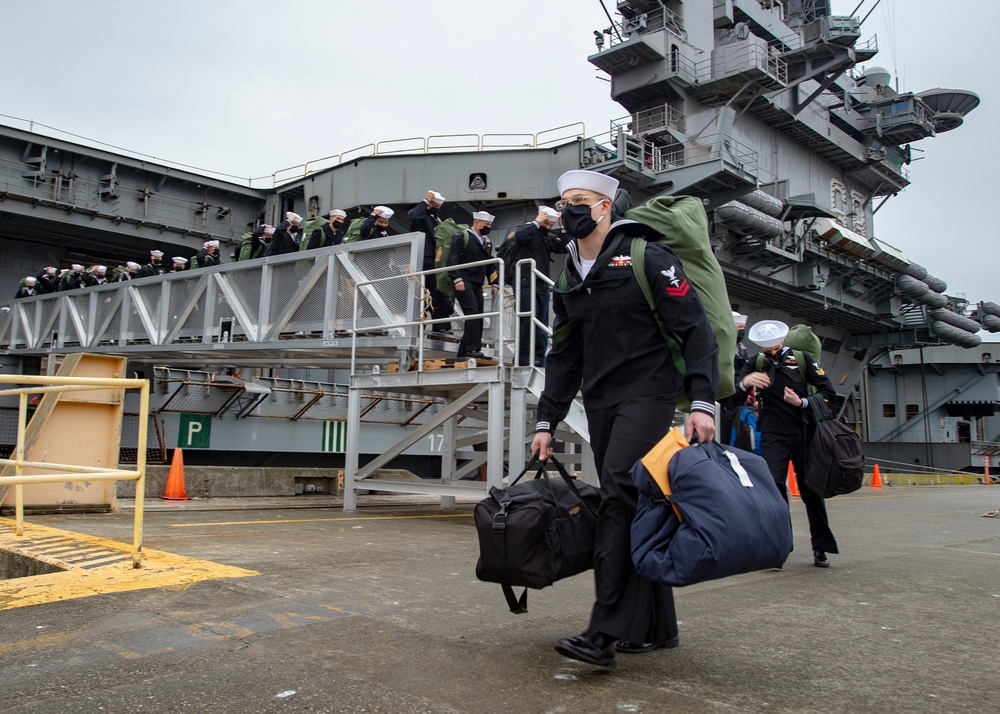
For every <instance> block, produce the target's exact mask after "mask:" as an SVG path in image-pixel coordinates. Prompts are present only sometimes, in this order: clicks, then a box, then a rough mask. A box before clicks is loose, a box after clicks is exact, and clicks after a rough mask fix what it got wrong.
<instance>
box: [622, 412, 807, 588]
mask: <svg viewBox="0 0 1000 714" xmlns="http://www.w3.org/2000/svg"><path fill="white" fill-rule="evenodd" d="M632 479H633V481H634V482H635V484H636V486H637V487H638V489H639V501H638V510H637V512H636V515H635V519H634V520H633V522H632V562H633V563H634V564H635V568H636V570H637V571H638V572H639V575H641V576H642V577H644V578H646V579H647V580H652V581H654V582H657V583H663V584H665V585H673V586H681V585H691V584H693V583H700V582H702V581H705V580H714V579H716V578H724V577H727V576H729V575H737V574H739V573H748V572H751V571H753V570H763V569H766V568H776V567H778V566H780V565H781V564H782V563H784V562H785V559H786V558H787V557H788V554H789V553H790V552H791V550H792V525H791V521H790V519H789V514H788V504H787V503H785V500H784V499H783V498H782V497H781V493H780V492H779V491H778V487H777V486H776V485H775V483H774V479H773V478H772V477H771V473H770V471H768V468H767V464H766V462H765V461H764V459H762V458H761V457H760V456H757V455H756V454H754V453H751V452H749V451H742V450H740V449H735V448H733V447H729V446H725V447H724V446H721V445H719V444H717V443H715V442H709V443H705V444H693V445H690V446H689V445H688V444H687V441H686V440H685V439H684V437H683V436H682V435H681V434H680V431H679V430H678V429H673V430H671V432H670V433H669V434H667V436H665V437H664V438H663V440H662V441H661V442H660V443H659V444H658V445H657V446H656V447H654V448H653V449H652V450H651V451H650V452H649V453H648V454H647V455H646V456H645V457H643V458H642V459H641V460H639V461H637V462H636V464H635V466H634V467H633V468H632Z"/></svg>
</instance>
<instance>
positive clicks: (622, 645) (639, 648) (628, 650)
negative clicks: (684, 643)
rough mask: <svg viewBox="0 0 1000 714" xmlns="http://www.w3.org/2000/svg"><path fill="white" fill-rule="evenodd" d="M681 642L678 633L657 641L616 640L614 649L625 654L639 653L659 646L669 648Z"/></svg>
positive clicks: (650, 650)
mask: <svg viewBox="0 0 1000 714" xmlns="http://www.w3.org/2000/svg"><path fill="white" fill-rule="evenodd" d="M680 643H681V637H680V635H675V636H674V637H671V638H670V639H669V640H660V641H659V642H643V643H638V642H626V641H625V640H618V642H617V643H616V644H615V651H617V652H624V653H625V654H640V653H642V652H652V651H653V650H658V649H660V648H661V647H663V648H665V649H670V648H671V647H676V646H677V645H679V644H680Z"/></svg>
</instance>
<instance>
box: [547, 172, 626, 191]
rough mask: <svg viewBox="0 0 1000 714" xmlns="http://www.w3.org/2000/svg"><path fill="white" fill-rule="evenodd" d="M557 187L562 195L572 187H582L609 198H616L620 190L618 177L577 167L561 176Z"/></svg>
mask: <svg viewBox="0 0 1000 714" xmlns="http://www.w3.org/2000/svg"><path fill="white" fill-rule="evenodd" d="M556 188H557V189H558V190H559V195H560V196H561V195H563V194H564V193H566V192H567V191H569V190H570V189H572V188H582V189H583V190H585V191H593V192H594V193H599V194H600V195H602V196H605V197H607V198H614V197H615V191H617V190H618V179H616V178H614V177H613V176H608V175H607V174H601V173H598V172H596V171H586V170H583V169H575V170H573V171H567V172H566V173H564V174H563V175H562V176H560V177H559V180H558V181H556Z"/></svg>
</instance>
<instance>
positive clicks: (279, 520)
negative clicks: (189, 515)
mask: <svg viewBox="0 0 1000 714" xmlns="http://www.w3.org/2000/svg"><path fill="white" fill-rule="evenodd" d="M430 518H472V514H471V513H449V514H445V515H433V516H363V517H360V518H352V517H350V516H341V517H340V518H277V519H274V520H269V521H211V522H209V523H171V524H170V527H171V528H202V527H211V526H258V525H268V524H273V523H322V522H326V521H342V522H344V523H353V522H355V521H414V520H421V519H430Z"/></svg>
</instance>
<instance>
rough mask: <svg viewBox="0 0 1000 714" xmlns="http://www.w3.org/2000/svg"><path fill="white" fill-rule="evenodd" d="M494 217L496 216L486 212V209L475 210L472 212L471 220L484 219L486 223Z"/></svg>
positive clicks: (494, 218) (490, 221) (493, 219)
mask: <svg viewBox="0 0 1000 714" xmlns="http://www.w3.org/2000/svg"><path fill="white" fill-rule="evenodd" d="M496 219H497V217H496V216H494V215H492V214H490V213H487V212H486V211H476V212H475V213H473V214H472V220H474V221H486V222H487V223H492V222H493V221H495V220H496Z"/></svg>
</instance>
